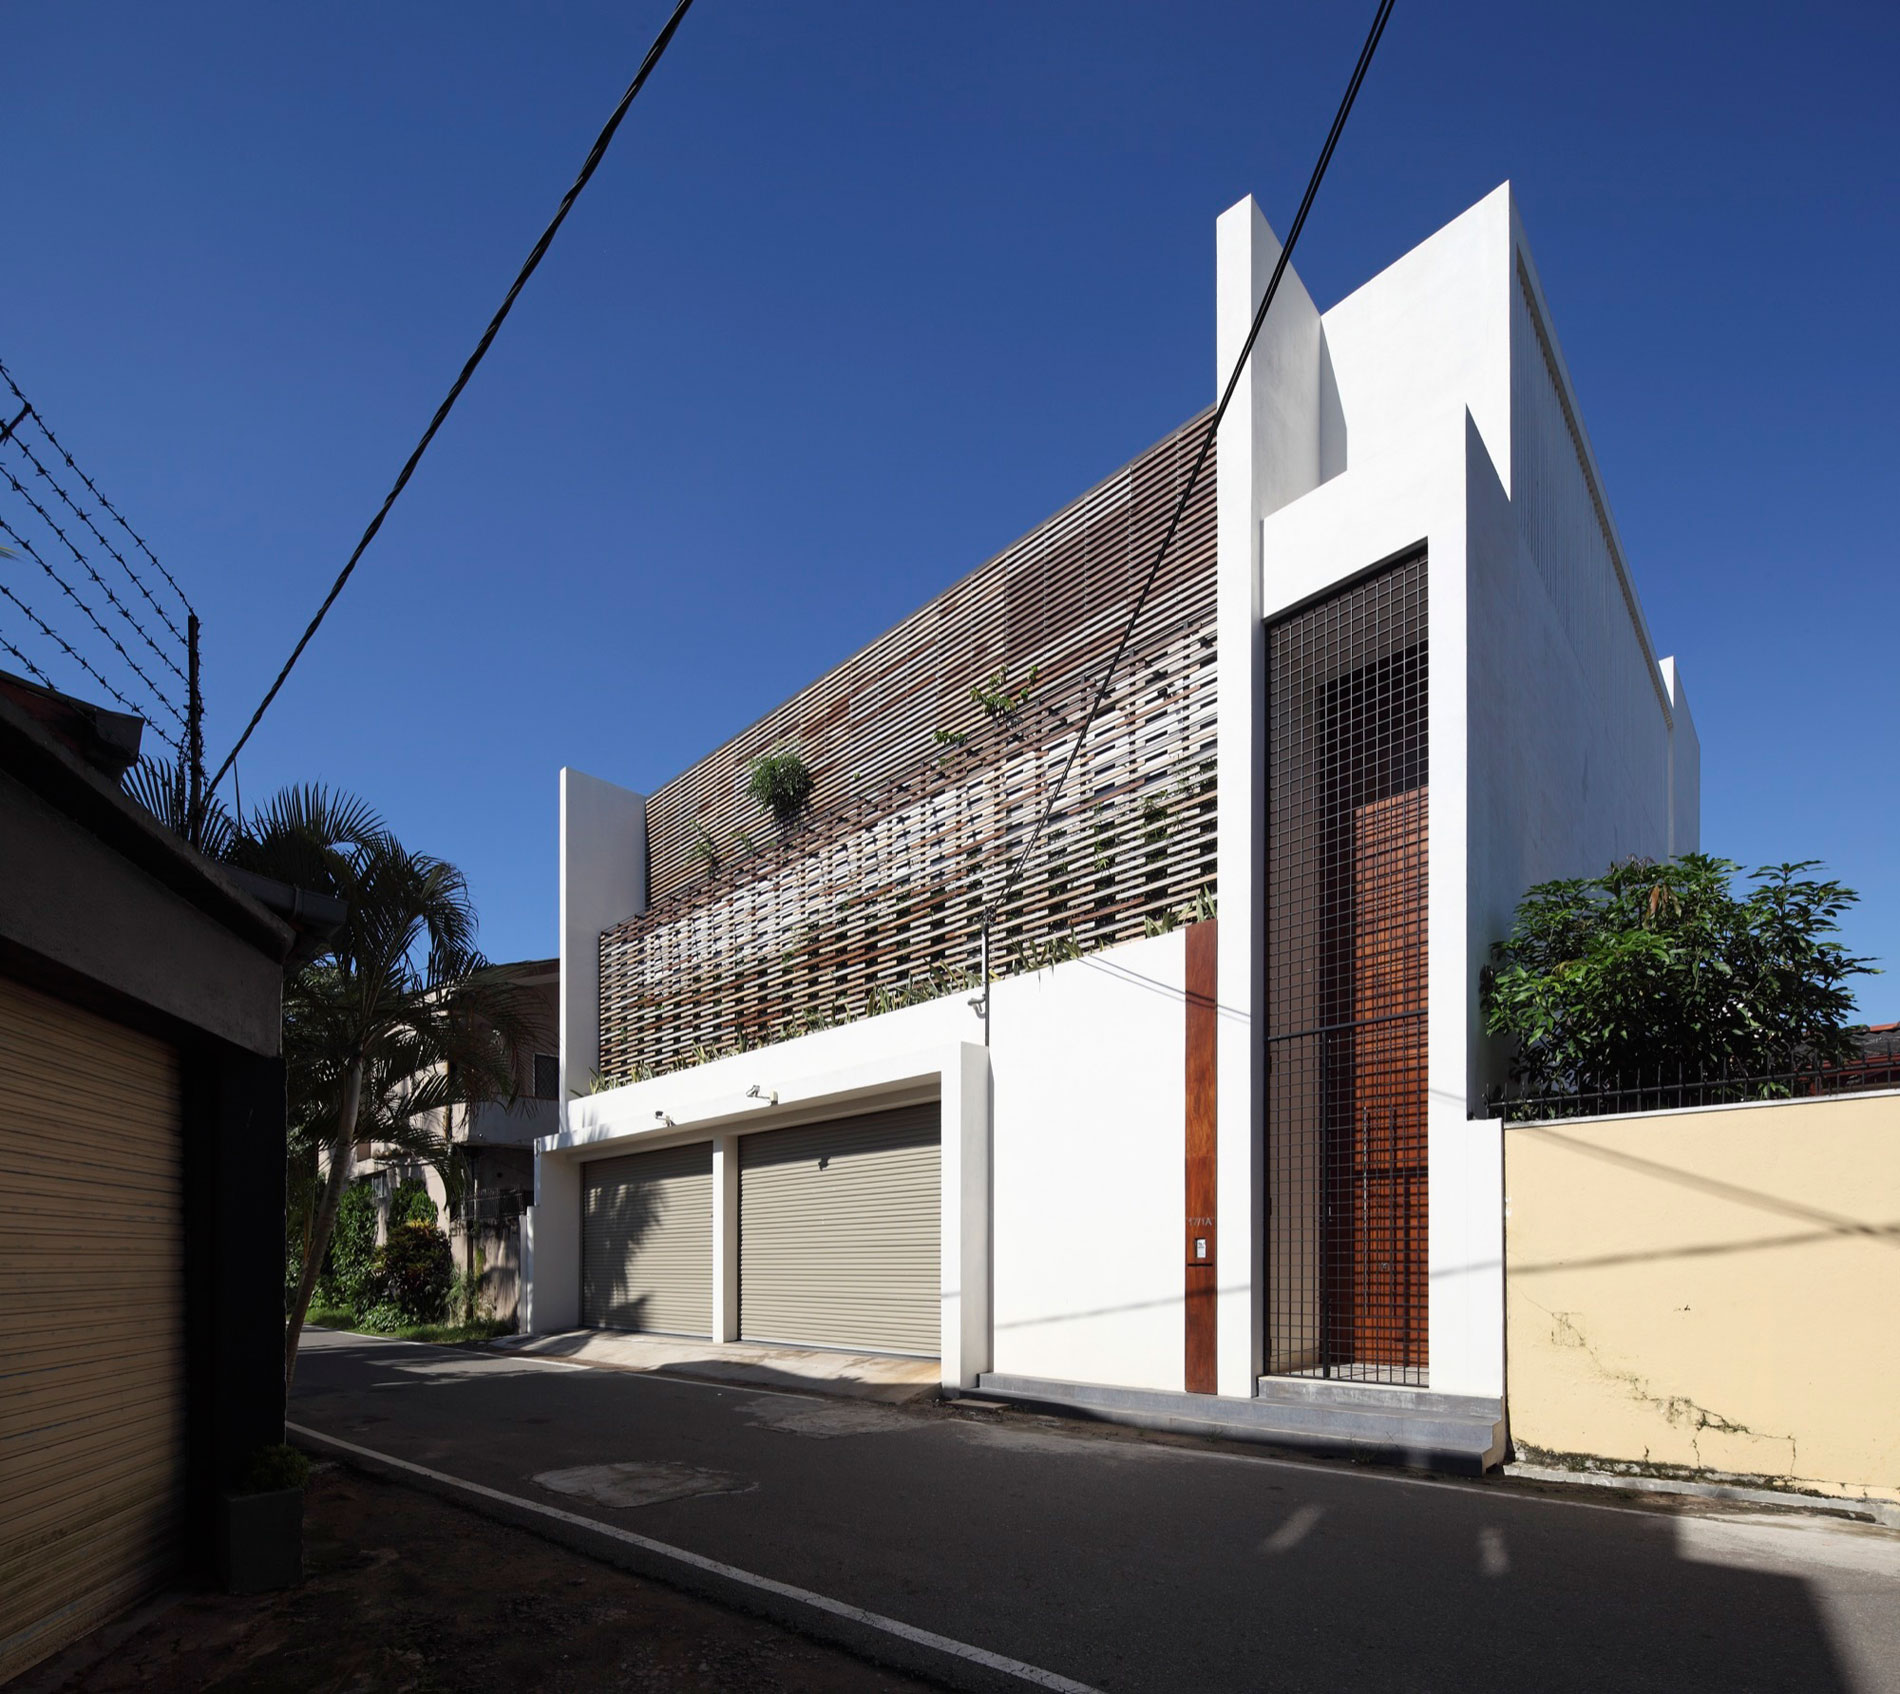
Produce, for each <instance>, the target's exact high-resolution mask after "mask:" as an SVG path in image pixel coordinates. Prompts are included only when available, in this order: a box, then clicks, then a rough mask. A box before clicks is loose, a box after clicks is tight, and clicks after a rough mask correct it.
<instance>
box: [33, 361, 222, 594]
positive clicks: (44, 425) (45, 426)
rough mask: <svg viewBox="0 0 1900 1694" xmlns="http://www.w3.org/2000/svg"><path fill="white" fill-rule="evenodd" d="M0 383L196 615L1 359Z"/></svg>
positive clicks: (134, 530)
mask: <svg viewBox="0 0 1900 1694" xmlns="http://www.w3.org/2000/svg"><path fill="white" fill-rule="evenodd" d="M0 382H4V383H5V384H6V385H7V387H8V388H9V389H11V390H12V392H13V397H14V399H16V400H17V401H19V402H20V404H21V405H22V406H24V407H25V408H26V410H27V415H28V416H29V417H31V418H32V420H33V422H34V424H35V425H36V426H37V427H38V429H39V432H40V434H42V435H43V436H45V437H46V439H47V441H48V442H49V443H50V444H51V446H52V449H53V451H54V452H55V453H57V454H58V455H59V456H60V457H61V458H62V459H64V460H65V461H66V468H67V469H68V470H70V471H71V472H72V473H73V475H74V476H76V477H78V478H79V480H80V481H81V482H83V483H84V484H85V485H86V492H87V493H89V494H90V495H91V496H92V497H93V499H95V500H97V501H98V502H99V504H100V506H101V507H102V508H103V509H104V510H105V511H107V512H109V513H111V515H112V521H113V522H114V523H116V524H117V525H118V526H119V528H121V529H122V530H124V531H125V533H126V534H127V535H129V536H131V537H132V540H133V542H134V543H135V544H136V546H137V547H138V550H139V551H140V552H141V553H143V554H144V555H145V556H146V558H148V559H150V560H151V561H152V568H153V569H154V570H155V571H157V572H158V574H159V575H160V576H162V577H163V578H164V579H165V580H166V582H168V583H169V584H171V591H172V592H173V593H174V594H176V595H177V596H178V603H179V604H180V605H181V606H183V607H184V608H185V610H186V611H187V612H196V611H197V609H198V608H197V607H195V606H194V605H192V603H191V599H190V597H189V596H188V595H187V594H186V593H185V591H184V590H183V589H182V588H180V587H179V586H178V579H177V578H176V577H175V576H173V575H172V573H171V572H170V571H168V570H166V568H165V567H164V566H163V565H162V564H160V563H159V558H158V555H157V554H156V553H154V552H153V551H152V550H151V548H150V547H148V546H147V545H146V543H145V537H144V536H142V535H140V534H139V532H138V531H137V530H136V529H134V528H133V527H132V526H131V525H130V524H129V523H127V522H126V521H125V517H124V515H123V514H122V513H121V512H120V511H119V508H118V507H117V506H115V505H113V503H112V502H111V501H110V500H108V499H107V498H106V497H105V496H104V495H103V494H101V493H100V492H99V486H98V484H97V483H95V482H94V481H93V480H92V478H91V477H89V476H87V475H86V473H85V472H84V471H82V470H81V469H80V468H79V466H78V465H77V464H76V463H75V462H74V460H73V456H72V454H70V453H69V452H67V451H66V448H65V445H64V444H63V443H62V442H61V441H60V439H59V437H58V436H57V435H55V434H54V433H53V426H52V425H51V424H49V423H48V422H47V421H46V420H45V419H44V418H43V417H41V416H40V414H39V410H38V408H37V407H35V406H34V404H33V402H32V401H31V400H29V399H27V397H26V396H25V395H24V394H23V393H21V392H20V385H19V384H18V383H17V382H15V381H14V380H13V373H12V372H11V371H10V370H8V369H7V367H6V361H5V360H4V359H0ZM121 562H123V561H121Z"/></svg>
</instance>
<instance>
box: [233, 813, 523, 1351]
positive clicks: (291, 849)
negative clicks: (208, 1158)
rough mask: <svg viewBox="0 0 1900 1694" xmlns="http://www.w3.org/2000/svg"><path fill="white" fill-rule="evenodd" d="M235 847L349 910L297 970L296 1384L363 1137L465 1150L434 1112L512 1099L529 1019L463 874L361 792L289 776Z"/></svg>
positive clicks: (289, 985)
mask: <svg viewBox="0 0 1900 1694" xmlns="http://www.w3.org/2000/svg"><path fill="white" fill-rule="evenodd" d="M225 856H226V857H227V858H228V859H229V861H230V862H231V863H232V864H234V865H236V866H238V867H239V868H241V869H244V870H251V871H256V872H259V873H261V874H263V875H265V876H272V877H276V878H278V879H279V880H280V881H284V882H289V883H293V884H295V885H296V886H298V887H300V888H307V889H311V890H314V891H316V892H319V893H324V894H330V895H333V896H335V897H336V898H338V899H340V900H341V901H342V902H343V903H344V906H345V908H346V910H347V914H348V915H347V916H346V917H345V919H344V921H343V924H342V926H341V928H340V929H339V930H338V931H337V933H336V935H335V936H334V937H333V938H332V940H331V941H330V943H329V946H328V950H327V951H326V952H325V953H324V954H323V955H322V956H321V957H320V958H318V959H315V960H313V961H312V962H310V963H309V964H306V965H303V966H301V967H299V968H297V969H295V970H294V971H293V972H292V973H291V974H290V975H289V976H288V977H286V979H285V982H284V1061H285V1069H286V1083H287V1091H288V1097H289V1108H290V1111H289V1115H290V1129H291V1144H290V1146H289V1148H288V1149H287V1152H288V1154H289V1156H290V1159H291V1161H292V1164H293V1168H294V1167H295V1166H296V1165H297V1164H298V1163H299V1162H301V1163H302V1165H303V1168H304V1170H305V1171H306V1172H307V1173H308V1175H309V1177H310V1178H311V1179H312V1180H311V1181H310V1182H309V1185H308V1189H307V1194H306V1206H305V1207H304V1227H303V1230H302V1236H303V1239H302V1243H301V1247H302V1254H301V1269H300V1274H299V1276H298V1281H297V1289H296V1293H295V1295H294V1297H293V1298H292V1301H291V1309H290V1312H289V1314H288V1316H287V1319H286V1322H285V1328H284V1380H285V1383H286V1384H288V1383H289V1381H290V1379H291V1377H292V1375H293V1374H294V1373H295V1370H296V1365H297V1345H298V1342H299V1340H300V1339H301V1337H302V1334H303V1323H304V1316H305V1314H306V1313H307V1312H308V1311H309V1309H310V1297H311V1294H312V1293H313V1291H314V1290H315V1288H316V1285H317V1278H318V1276H319V1274H320V1272H321V1271H322V1268H323V1262H324V1257H325V1255H326V1254H327V1253H328V1252H329V1248H330V1237H331V1233H332V1231H333V1230H334V1228H335V1225H336V1217H337V1208H338V1206H339V1204H340V1203H341V1201H342V1198H343V1193H344V1190H345V1189H346V1188H347V1187H348V1186H349V1181H350V1176H351V1173H352V1171H353V1169H354V1166H355V1162H356V1149H357V1147H358V1146H359V1145H360V1144H364V1143H368V1142H376V1143H382V1144H386V1145H389V1146H391V1147H392V1148H394V1149H395V1150H396V1151H399V1152H406V1153H412V1154H417V1155H420V1156H422V1157H424V1158H427V1159H429V1160H431V1161H432V1162H435V1163H438V1164H445V1163H449V1162H451V1161H452V1157H453V1149H452V1147H451V1146H450V1144H449V1143H448V1142H447V1141H446V1140H445V1139H444V1138H443V1136H442V1134H441V1133H439V1132H438V1131H436V1130H435V1129H434V1128H433V1127H431V1124H432V1120H433V1118H434V1116H435V1115H436V1114H441V1116H442V1119H443V1121H444V1122H446V1113H444V1112H443V1111H442V1109H443V1108H444V1107H446V1106H447V1105H448V1104H449V1103H450V1102H451V1100H455V1101H471V1102H472V1101H483V1100H506V1099H511V1098H513V1096H514V1093H515V1077H514V1049H515V1047H516V1045H517V1044H518V1043H520V1042H522V1041H524V1040H526V1039H527V1038H528V1034H529V1026H528V1023H527V1020H526V1018H525V1017H524V1015H523V1013H524V1008H523V1007H522V1006H521V1004H520V1001H519V998H518V996H519V990H518V989H516V988H515V987H514V986H513V985H512V984H510V983H509V982H507V981H506V980H505V979H504V978H503V976H502V975H501V973H499V972H497V971H496V970H494V969H493V968H492V967H491V966H490V965H489V964H488V961H487V960H486V959H484V958H483V957H482V954H481V952H480V950H479V949H478V948H477V947H476V945H475V911H474V907H473V905H472V904H471V903H470V900H469V895H468V884H467V882H466V881H465V879H464V878H463V876H462V873H461V872H460V871H459V870H457V869H456V868H455V867H454V866H453V865H450V864H446V863H444V862H443V861H442V860H440V859H434V858H430V857H428V856H427V855H426V854H420V853H412V852H410V851H408V850H407V849H406V848H404V847H403V846H402V845H401V844H400V843H399V842H397V841H396V840H395V839H394V838H393V837H392V836H391V835H390V833H389V831H388V830H387V828H386V827H385V826H384V825H383V823H382V821H381V820H380V819H379V818H378V817H377V816H376V814H375V813H374V812H373V811H371V810H370V808H369V807H367V806H365V805H364V804H363V803H362V802H361V801H358V800H354V799H351V798H350V797H348V796H346V795H340V794H335V793H332V792H331V791H329V790H327V789H324V788H322V787H304V788H290V789H285V790H284V791H283V792H282V793H280V794H278V795H277V796H276V797H275V798H274V799H273V800H272V801H270V802H269V804H268V805H266V806H265V808H264V809H263V810H262V811H261V812H259V813H257V814H255V815H254V816H252V817H250V818H247V819H245V820H243V821H242V823H241V824H239V825H238V826H237V828H236V830H235V832H234V838H233V840H232V842H231V844H230V846H229V848H228V851H227V853H226V855H225Z"/></svg>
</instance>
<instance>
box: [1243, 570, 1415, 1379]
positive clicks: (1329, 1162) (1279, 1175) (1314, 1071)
mask: <svg viewBox="0 0 1900 1694" xmlns="http://www.w3.org/2000/svg"><path fill="white" fill-rule="evenodd" d="M1425 597H1426V564H1425V559H1424V556H1423V555H1422V554H1421V555H1420V556H1418V557H1417V558H1414V559H1411V560H1408V561H1407V562H1405V563H1403V564H1400V565H1395V566H1393V567H1392V568H1390V569H1388V570H1384V571H1381V572H1379V573H1378V574H1377V575H1375V576H1371V577H1368V578H1366V579H1365V580H1363V581H1361V582H1358V583H1355V584H1354V585H1353V586H1351V587H1349V588H1347V589H1344V590H1342V591H1341V592H1340V593H1338V594H1335V595H1333V596H1331V597H1329V598H1328V599H1326V600H1323V601H1321V602H1319V603H1318V604H1316V605H1313V606H1310V607H1308V608H1307V609H1306V610H1304V611H1301V612H1296V613H1294V614H1293V615H1291V616H1289V617H1286V618H1283V619H1281V620H1280V621H1278V622H1276V623H1274V624H1272V625H1271V626H1270V627H1269V628H1268V631H1267V665H1268V707H1267V711H1268V719H1267V748H1268V752H1267V757H1268V778H1267V902H1266V925H1267V1042H1268V1046H1267V1054H1268V1069H1267V1193H1268V1202H1269V1221H1268V1231H1267V1312H1268V1315H1267V1368H1268V1370H1269V1371H1271V1372H1274V1373H1276V1374H1301V1375H1316V1376H1337V1377H1347V1378H1352V1379H1355V1380H1359V1381H1373V1382H1394V1383H1407V1384H1413V1385H1422V1384H1423V1383H1424V1382H1425V1380H1426V1376H1425V1368H1426V1279H1425V1263H1426V1255H1425V1241H1426V1236H1425V1219H1426V1161H1425V1146H1426V1143H1425V1098H1426V1094H1425V1030H1426V1025H1425V916H1426V875H1425V870H1426V860H1427V835H1426V815H1427V805H1426V802H1427V796H1428V792H1429V790H1428V786H1427V783H1428V775H1429V773H1428V771H1427V768H1426V722H1427V717H1426V692H1427V654H1426V616H1425V613H1426V605H1425Z"/></svg>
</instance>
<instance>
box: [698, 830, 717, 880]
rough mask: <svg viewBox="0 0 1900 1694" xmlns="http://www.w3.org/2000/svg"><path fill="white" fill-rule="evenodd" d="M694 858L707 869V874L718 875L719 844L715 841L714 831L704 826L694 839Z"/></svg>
mask: <svg viewBox="0 0 1900 1694" xmlns="http://www.w3.org/2000/svg"><path fill="white" fill-rule="evenodd" d="M693 857H694V858H696V859H697V860H699V862H700V863H701V864H702V865H704V866H705V867H706V874H707V875H709V876H712V875H716V874H717V872H718V870H719V844H718V843H717V842H716V841H714V840H713V838H712V831H711V830H709V829H707V828H706V826H705V825H704V824H701V825H700V826H699V833H698V834H697V835H695V836H694V837H693Z"/></svg>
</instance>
